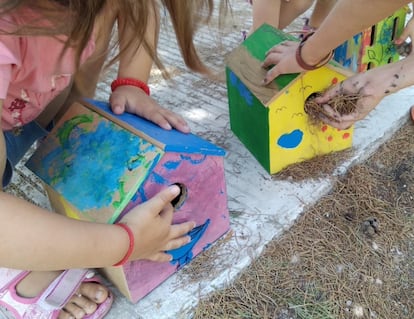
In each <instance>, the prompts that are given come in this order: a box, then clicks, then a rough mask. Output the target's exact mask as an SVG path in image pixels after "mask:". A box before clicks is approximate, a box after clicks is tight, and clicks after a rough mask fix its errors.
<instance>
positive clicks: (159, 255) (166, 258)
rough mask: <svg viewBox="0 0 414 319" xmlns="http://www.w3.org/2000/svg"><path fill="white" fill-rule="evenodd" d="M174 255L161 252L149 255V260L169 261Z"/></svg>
mask: <svg viewBox="0 0 414 319" xmlns="http://www.w3.org/2000/svg"><path fill="white" fill-rule="evenodd" d="M172 258H173V257H172V256H171V255H170V254H167V253H165V252H159V253H157V254H155V255H153V256H151V257H149V258H148V259H149V260H152V261H156V262H168V261H171V260H172Z"/></svg>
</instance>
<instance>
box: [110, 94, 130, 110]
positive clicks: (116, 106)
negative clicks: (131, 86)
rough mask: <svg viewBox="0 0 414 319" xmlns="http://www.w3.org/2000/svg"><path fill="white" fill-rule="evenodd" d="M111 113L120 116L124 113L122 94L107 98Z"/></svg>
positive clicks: (124, 103) (124, 99) (124, 101)
mask: <svg viewBox="0 0 414 319" xmlns="http://www.w3.org/2000/svg"><path fill="white" fill-rule="evenodd" d="M109 103H110V104H111V108H112V112H114V113H115V114H122V113H124V112H125V105H126V98H125V96H123V95H122V94H117V93H113V94H111V96H110V98H109Z"/></svg>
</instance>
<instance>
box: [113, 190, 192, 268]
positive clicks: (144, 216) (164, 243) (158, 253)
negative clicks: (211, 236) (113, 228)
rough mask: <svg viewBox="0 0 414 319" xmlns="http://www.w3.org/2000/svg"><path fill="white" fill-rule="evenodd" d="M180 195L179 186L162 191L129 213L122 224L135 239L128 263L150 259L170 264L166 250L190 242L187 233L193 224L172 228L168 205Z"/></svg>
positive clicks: (170, 206) (170, 209)
mask: <svg viewBox="0 0 414 319" xmlns="http://www.w3.org/2000/svg"><path fill="white" fill-rule="evenodd" d="M179 193H180V189H179V187H178V186H170V187H168V188H167V189H164V190H162V191H161V192H159V193H158V194H157V195H155V196H154V197H153V198H151V199H150V200H148V201H146V202H145V203H142V204H141V205H139V206H137V207H135V208H134V209H132V210H131V211H130V212H129V213H128V214H127V215H126V216H125V217H124V218H122V220H121V222H122V223H125V224H128V226H129V227H130V228H131V230H132V231H133V232H134V236H135V250H134V252H133V253H132V255H131V258H130V259H131V260H135V259H149V260H153V261H159V262H165V261H170V260H171V258H172V256H171V255H169V254H167V253H165V251H166V250H172V249H176V248H179V247H181V246H183V245H185V244H187V243H189V242H190V239H191V238H190V237H189V236H187V233H188V232H189V231H190V230H192V229H193V228H194V227H195V223H194V222H192V221H190V222H185V223H182V224H176V225H172V224H171V223H172V219H173V213H174V209H173V207H172V205H171V201H172V200H173V199H174V198H175V197H176V196H177V195H179Z"/></svg>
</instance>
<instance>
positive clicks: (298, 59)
mask: <svg viewBox="0 0 414 319" xmlns="http://www.w3.org/2000/svg"><path fill="white" fill-rule="evenodd" d="M312 34H314V32H309V33H308V34H306V35H305V36H304V37H303V39H302V41H300V44H299V46H298V48H297V49H296V62H297V63H298V65H299V66H300V67H301V68H302V69H304V70H308V71H311V70H315V69H318V68H320V67H322V66H324V65H325V64H327V63H328V62H329V61H330V60H331V58H332V56H333V51H331V52H329V53H328V55H327V56H326V57H324V58H323V59H322V60H321V61H319V62H318V63H316V64H315V65H310V64H307V63H306V62H305V61H303V58H302V47H303V45H304V44H305V42H306V40H307V39H309V38H310V36H311V35H312Z"/></svg>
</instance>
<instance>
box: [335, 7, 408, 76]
mask: <svg viewBox="0 0 414 319" xmlns="http://www.w3.org/2000/svg"><path fill="white" fill-rule="evenodd" d="M408 10H409V9H408V7H404V8H401V9H400V10H398V11H396V12H395V13H394V14H393V15H391V16H389V17H387V18H385V19H384V20H382V21H380V22H379V23H377V24H376V25H374V26H372V27H371V28H368V29H366V30H364V31H363V32H360V33H358V34H356V35H355V36H353V37H352V38H351V39H349V40H348V41H345V42H344V43H343V44H342V45H340V46H339V47H338V48H336V49H335V54H334V59H335V60H336V61H338V62H339V63H341V64H342V65H343V66H345V67H349V68H350V69H351V70H353V71H354V72H363V71H366V70H368V69H372V68H374V67H377V66H381V65H384V64H388V63H391V62H394V61H398V60H399V59H400V55H399V54H398V52H397V49H396V46H395V45H394V40H395V39H397V38H398V37H399V36H400V35H401V33H402V31H403V30H404V26H405V19H406V15H407V13H408Z"/></svg>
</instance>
